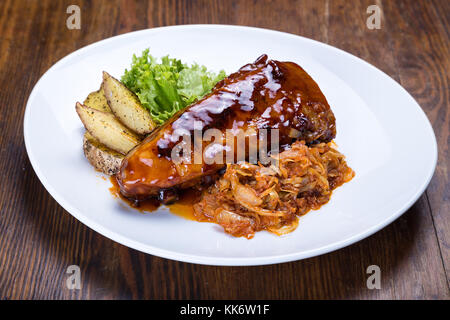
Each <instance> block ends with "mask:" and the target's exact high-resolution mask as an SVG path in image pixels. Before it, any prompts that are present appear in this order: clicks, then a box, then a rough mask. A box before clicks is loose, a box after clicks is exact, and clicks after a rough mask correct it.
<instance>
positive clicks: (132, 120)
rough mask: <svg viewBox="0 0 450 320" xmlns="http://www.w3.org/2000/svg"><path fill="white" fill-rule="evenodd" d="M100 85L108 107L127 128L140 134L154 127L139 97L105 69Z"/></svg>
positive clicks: (148, 131)
mask: <svg viewBox="0 0 450 320" xmlns="http://www.w3.org/2000/svg"><path fill="white" fill-rule="evenodd" d="M102 87H103V90H104V96H105V98H106V101H107V102H108V106H109V108H110V109H111V111H112V112H113V113H114V115H115V116H116V117H117V119H119V121H120V122H122V123H123V124H124V125H125V126H126V127H127V128H129V129H130V130H132V131H134V132H136V133H138V134H140V135H146V134H149V133H150V132H151V131H152V130H153V129H154V128H155V126H156V125H155V123H154V121H153V120H152V117H151V115H150V112H149V111H148V110H147V109H146V108H145V107H144V106H142V104H141V102H140V101H139V98H138V97H137V96H136V95H135V94H134V93H133V92H132V91H130V90H129V89H128V88H127V87H125V85H124V84H123V83H121V82H120V81H119V80H117V79H115V78H114V77H112V76H111V75H109V74H108V73H107V72H105V71H103V84H102Z"/></svg>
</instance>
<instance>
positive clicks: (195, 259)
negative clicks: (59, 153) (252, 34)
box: [23, 24, 438, 266]
mask: <svg viewBox="0 0 450 320" xmlns="http://www.w3.org/2000/svg"><path fill="white" fill-rule="evenodd" d="M185 28H188V29H197V28H200V29H202V28H218V29H245V30H251V31H256V32H267V33H276V34H279V35H281V36H284V37H286V36H287V37H290V38H300V39H302V40H303V41H306V42H310V43H312V44H314V45H316V46H322V47H325V48H326V49H329V50H334V51H336V52H338V53H339V54H345V55H350V56H351V57H352V58H353V59H355V58H356V59H357V60H359V62H360V63H361V62H362V63H363V64H364V65H365V66H366V67H369V68H372V69H375V70H376V71H377V72H380V73H382V74H383V75H384V76H385V77H386V78H388V79H389V81H391V83H392V84H393V85H394V86H397V87H398V88H399V89H400V90H402V91H404V93H406V94H407V96H408V98H409V99H410V100H412V101H413V102H415V104H416V105H417V106H418V109H419V114H420V116H421V117H422V118H423V120H424V121H423V123H424V124H425V125H426V126H427V127H428V129H430V132H431V134H432V135H431V136H432V139H431V140H432V143H433V148H432V149H433V154H432V160H433V164H432V166H431V167H430V170H429V172H427V178H426V179H424V181H423V183H422V184H421V185H420V187H419V188H418V189H417V191H416V193H415V194H414V195H413V196H412V197H411V198H410V200H409V201H407V202H405V204H404V205H403V206H402V207H401V208H400V209H398V210H397V211H396V212H394V213H393V214H391V215H390V216H389V217H388V218H386V219H384V220H383V221H381V222H379V223H378V224H376V225H373V226H371V227H370V228H367V229H365V230H364V231H362V232H359V233H358V234H356V235H353V236H350V237H348V238H345V239H343V240H341V241H338V242H334V243H332V244H328V245H325V246H322V247H319V248H315V249H311V250H307V251H301V252H295V253H289V254H281V255H271V256H261V257H242V258H240V257H211V256H205V255H195V254H185V253H180V252H175V251H171V250H166V249H160V248H158V247H155V246H152V245H144V244H142V243H140V242H139V241H135V240H132V239H129V238H127V237H125V236H122V235H120V234H118V233H116V232H114V231H112V230H109V229H108V228H104V227H103V226H102V225H101V224H99V223H97V222H95V221H93V220H91V219H90V218H89V217H87V216H85V215H83V213H82V212H80V210H78V209H77V208H75V207H73V206H72V205H71V204H70V203H69V202H66V200H65V199H64V197H63V196H61V195H60V194H59V192H58V191H57V190H55V189H54V188H53V186H52V185H51V184H50V183H49V181H48V180H47V178H46V177H45V175H44V174H43V173H42V171H41V169H40V167H39V163H38V161H37V160H36V158H35V155H34V154H33V153H32V151H31V150H32V149H31V147H30V145H29V138H28V137H29V136H30V134H31V133H30V132H29V126H28V123H29V121H30V120H29V118H30V112H31V111H30V110H31V107H30V105H31V103H32V101H33V99H34V96H35V95H36V92H37V88H39V84H40V83H41V82H42V80H43V79H45V78H46V76H47V74H48V73H50V72H51V71H52V70H53V69H56V68H57V67H58V66H59V65H60V64H62V63H64V62H65V61H66V60H68V59H71V58H74V57H76V56H78V55H81V54H83V53H84V51H86V50H89V49H91V48H94V47H97V46H101V45H104V44H106V43H108V42H110V41H114V40H116V39H118V38H125V37H130V36H135V35H138V34H139V33H146V32H149V31H153V32H157V31H158V30H163V29H165V30H167V29H185ZM23 134H24V143H25V149H26V152H27V155H28V158H29V160H30V163H31V166H32V168H33V170H34V171H35V173H36V175H37V177H38V179H39V180H40V182H41V183H42V185H43V186H44V188H45V189H46V190H47V191H48V192H49V194H50V195H51V196H52V197H53V198H54V199H55V200H56V202H57V203H58V204H59V205H60V206H61V207H63V209H64V210H66V211H67V212H68V213H69V214H70V215H72V216H73V217H74V218H76V219H77V220H78V221H80V222H81V223H83V224H84V225H86V226H87V227H89V228H90V229H92V230H94V231H95V232H98V233H100V234H101V235H103V236H105V237H107V238H109V239H111V240H112V241H115V242H118V243H119V244H121V245H124V246H126V247H129V248H132V249H135V250H138V251H140V252H144V253H146V254H150V255H154V256H158V257H162V258H166V259H171V260H176V261H182V262H188V263H195V264H202V265H214V266H256V265H269V264H276V263H285V262H291V261H297V260H303V259H307V258H311V257H315V256H319V255H322V254H326V253H329V252H333V251H335V250H338V249H341V248H344V247H346V246H349V245H351V244H354V243H356V242H359V241H361V240H363V239H365V238H367V237H369V236H371V235H372V234H374V233H375V232H377V231H379V230H381V229H383V228H384V227H386V226H387V225H389V224H390V223H392V222H393V221H394V220H396V219H398V218H399V217H400V216H401V215H402V214H403V213H405V212H406V211H407V210H408V209H409V208H410V207H411V206H412V205H413V204H414V203H415V202H416V201H417V200H418V199H419V197H420V196H421V195H422V194H423V193H424V191H425V189H426V188H427V186H428V185H429V183H430V181H431V179H432V177H433V175H434V172H435V169H436V165H437V160H438V146H437V141H436V135H435V133H434V130H433V127H432V125H431V122H430V120H429V119H428V117H427V116H426V114H425V112H424V110H423V109H422V107H421V106H420V104H419V103H418V102H417V101H416V100H415V99H414V97H412V95H411V94H410V93H409V92H408V91H407V90H406V89H405V88H403V86H401V85H400V84H399V83H398V82H397V81H395V80H394V79H393V78H392V77H390V76H389V75H388V74H386V73H385V72H383V71H382V70H381V69H379V68H377V67H375V66H374V65H372V64H370V63H369V62H367V61H365V60H363V59H361V58H359V57H357V56H355V55H353V54H351V53H349V52H346V51H344V50H342V49H340V48H337V47H334V46H331V45H329V44H326V43H323V42H320V41H317V40H314V39H310V38H306V37H303V36H300V35H296V34H292V33H288V32H283V31H278V30H272V29H267V28H257V27H251V26H241V25H224V24H186V25H172V26H163V27H157V28H147V29H142V30H136V31H132V32H128V33H124V34H120V35H116V36H112V37H109V38H106V39H102V40H99V41H96V42H94V43H91V44H89V45H86V46H84V47H81V48H79V49H77V50H75V51H73V52H71V53H69V54H68V55H66V56H64V57H63V58H61V59H60V60H58V61H57V62H56V63H54V64H53V65H52V66H51V67H50V68H49V69H48V70H47V71H45V72H44V73H43V74H42V75H41V76H40V78H39V79H38V81H37V82H36V83H35V85H34V87H33V89H32V91H31V93H30V95H29V97H28V100H27V103H26V107H25V111H24V118H23Z"/></svg>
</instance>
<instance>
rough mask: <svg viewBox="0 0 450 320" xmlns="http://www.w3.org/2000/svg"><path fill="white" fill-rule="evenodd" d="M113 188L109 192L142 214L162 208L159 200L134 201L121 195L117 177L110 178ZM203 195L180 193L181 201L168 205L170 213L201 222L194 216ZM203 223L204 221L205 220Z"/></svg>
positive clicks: (187, 192)
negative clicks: (195, 207)
mask: <svg viewBox="0 0 450 320" xmlns="http://www.w3.org/2000/svg"><path fill="white" fill-rule="evenodd" d="M109 181H110V182H111V184H112V186H111V187H110V188H109V191H110V192H111V194H112V195H113V196H114V197H115V198H120V199H121V200H122V201H123V202H124V203H126V204H127V205H128V206H130V207H131V208H133V209H136V210H138V211H140V212H141V213H149V212H153V211H155V210H156V209H158V208H159V207H160V206H161V203H160V202H159V201H158V200H157V199H153V198H150V199H146V200H143V201H133V200H131V199H128V198H126V197H124V196H123V195H122V194H121V193H120V187H119V184H118V183H117V179H116V178H115V176H111V177H110V178H109ZM200 196H201V193H200V191H197V190H194V189H186V190H183V191H182V192H180V193H179V199H178V200H177V201H176V202H175V203H173V204H170V205H166V207H168V208H169V210H170V212H171V213H173V214H175V215H177V216H179V217H182V218H185V219H188V220H194V221H200V220H198V219H196V217H195V215H194V204H195V203H196V202H197V201H198V200H199V199H200ZM201 221H204V220H203V219H202V220H201Z"/></svg>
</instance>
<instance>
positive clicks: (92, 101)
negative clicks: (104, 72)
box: [83, 83, 111, 112]
mask: <svg viewBox="0 0 450 320" xmlns="http://www.w3.org/2000/svg"><path fill="white" fill-rule="evenodd" d="M83 104H84V105H85V106H87V107H89V108H93V109H97V110H100V111H104V112H111V109H110V108H109V105H108V101H107V100H106V97H105V91H104V90H103V83H102V85H101V86H100V89H98V90H97V91H93V92H91V93H90V94H89V95H88V96H87V97H86V99H85V100H84V102H83Z"/></svg>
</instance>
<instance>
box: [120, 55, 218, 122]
mask: <svg viewBox="0 0 450 320" xmlns="http://www.w3.org/2000/svg"><path fill="white" fill-rule="evenodd" d="M225 76H226V74H225V71H223V70H221V71H220V72H219V73H218V74H216V73H214V72H211V71H208V70H207V68H206V67H205V66H201V65H198V64H196V63H194V64H192V65H191V66H188V65H187V64H184V63H182V62H181V60H178V59H173V58H169V56H165V57H162V58H161V62H158V61H157V59H156V58H154V57H153V56H151V55H150V54H149V49H146V50H144V51H143V52H142V55H141V56H140V57H137V56H136V55H133V60H132V63H131V68H130V70H128V69H125V73H124V75H123V76H122V78H121V80H122V82H123V83H124V84H125V86H127V87H128V88H129V89H130V90H131V91H133V92H134V93H135V94H136V95H137V96H138V97H139V100H140V101H141V103H142V105H143V106H144V107H146V108H147V109H148V110H149V111H150V114H151V115H152V118H153V119H154V120H155V122H157V123H159V124H162V123H164V122H165V121H167V120H168V119H169V118H170V117H172V116H173V115H174V114H175V113H176V112H177V111H179V110H181V109H183V108H185V107H186V106H188V105H190V104H191V103H193V102H195V101H196V100H198V99H200V98H201V97H203V96H204V95H205V94H207V93H209V92H210V91H211V89H212V88H213V87H214V85H215V84H216V83H217V82H219V81H220V80H222V79H223V78H225Z"/></svg>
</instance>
